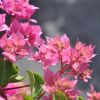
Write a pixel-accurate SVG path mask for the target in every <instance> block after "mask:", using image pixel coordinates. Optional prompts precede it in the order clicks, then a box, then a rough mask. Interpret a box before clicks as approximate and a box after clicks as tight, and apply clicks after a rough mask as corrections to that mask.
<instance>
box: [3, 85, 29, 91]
mask: <svg viewBox="0 0 100 100" xmlns="http://www.w3.org/2000/svg"><path fill="white" fill-rule="evenodd" d="M29 86H30V85H24V86H18V87H13V88H4V89H2V90H3V91H9V90H14V89H19V88H25V87H29Z"/></svg>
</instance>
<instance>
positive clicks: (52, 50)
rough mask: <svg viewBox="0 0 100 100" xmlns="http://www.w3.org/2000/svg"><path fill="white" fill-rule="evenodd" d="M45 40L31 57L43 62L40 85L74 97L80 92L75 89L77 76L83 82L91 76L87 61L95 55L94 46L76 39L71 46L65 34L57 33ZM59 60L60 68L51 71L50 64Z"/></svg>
mask: <svg viewBox="0 0 100 100" xmlns="http://www.w3.org/2000/svg"><path fill="white" fill-rule="evenodd" d="M46 40H47V42H46V43H43V44H42V45H41V46H40V48H39V51H37V52H36V53H34V54H33V56H32V58H31V60H36V61H40V62H42V64H43V68H44V80H45V84H44V85H43V86H42V87H43V89H44V90H45V91H46V92H47V93H49V94H52V93H54V92H57V91H59V90H60V91H62V92H63V93H65V94H66V96H67V97H69V98H70V99H74V98H76V96H77V95H79V93H80V91H79V90H76V89H75V85H76V83H77V81H78V77H80V78H81V79H82V80H83V81H85V82H88V79H89V78H91V73H92V70H91V69H89V62H90V61H91V59H92V58H93V57H94V56H95V54H93V51H94V46H92V45H91V44H90V45H86V44H84V43H81V42H80V41H77V42H76V44H75V46H74V47H71V45H70V39H69V38H68V37H67V36H66V34H64V35H63V36H61V37H60V36H59V35H56V36H55V37H54V38H49V37H47V38H46ZM59 62H60V64H61V69H60V70H58V71H57V72H53V71H51V66H53V65H57V64H59ZM56 67H57V66H56ZM70 78H72V79H70ZM62 83H63V84H62Z"/></svg>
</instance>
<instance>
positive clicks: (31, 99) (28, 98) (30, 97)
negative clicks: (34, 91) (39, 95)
mask: <svg viewBox="0 0 100 100" xmlns="http://www.w3.org/2000/svg"><path fill="white" fill-rule="evenodd" d="M24 100H33V98H32V96H28V95H25V96H24Z"/></svg>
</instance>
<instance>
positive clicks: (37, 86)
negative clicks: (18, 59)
mask: <svg viewBox="0 0 100 100" xmlns="http://www.w3.org/2000/svg"><path fill="white" fill-rule="evenodd" d="M34 78H35V84H34V91H33V93H32V96H33V97H34V98H35V97H37V96H38V95H39V94H41V93H42V87H41V85H42V84H44V80H43V78H42V77H41V76H40V75H39V74H37V73H34Z"/></svg>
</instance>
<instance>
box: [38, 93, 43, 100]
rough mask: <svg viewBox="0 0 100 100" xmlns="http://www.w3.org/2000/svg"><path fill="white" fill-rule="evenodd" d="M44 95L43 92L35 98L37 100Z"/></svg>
mask: <svg viewBox="0 0 100 100" xmlns="http://www.w3.org/2000/svg"><path fill="white" fill-rule="evenodd" d="M44 94H45V92H42V93H41V94H40V95H39V97H38V98H37V100H39V99H40V98H41V97H42V96H43V95H44Z"/></svg>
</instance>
